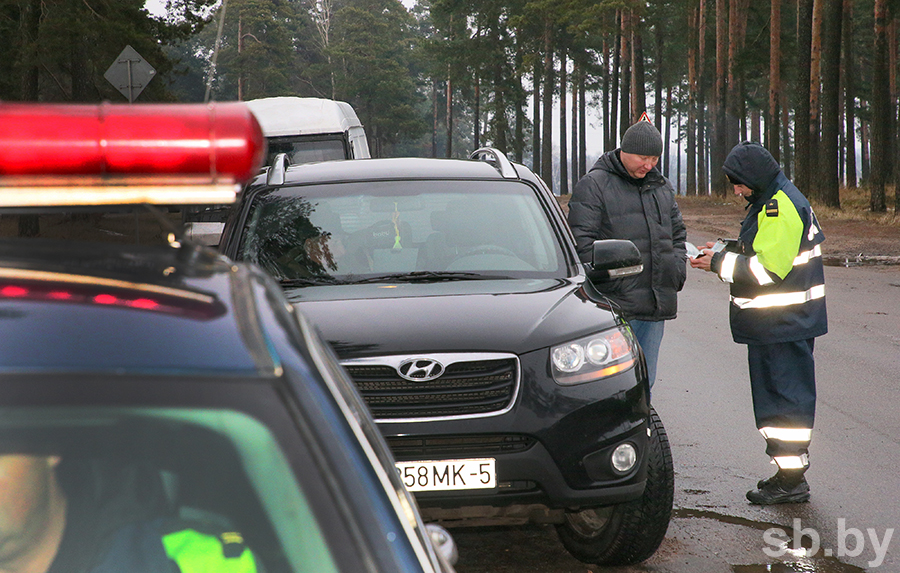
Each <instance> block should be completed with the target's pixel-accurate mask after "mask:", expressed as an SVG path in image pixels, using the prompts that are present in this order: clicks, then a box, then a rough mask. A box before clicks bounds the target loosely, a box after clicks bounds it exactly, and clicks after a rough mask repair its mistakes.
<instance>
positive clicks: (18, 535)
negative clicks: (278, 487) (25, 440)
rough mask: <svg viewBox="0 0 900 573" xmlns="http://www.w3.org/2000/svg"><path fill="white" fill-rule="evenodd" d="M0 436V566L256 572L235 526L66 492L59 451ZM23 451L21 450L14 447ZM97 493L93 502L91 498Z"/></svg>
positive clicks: (117, 572) (59, 571)
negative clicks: (148, 515)
mask: <svg viewBox="0 0 900 573" xmlns="http://www.w3.org/2000/svg"><path fill="white" fill-rule="evenodd" d="M3 446H4V444H2V443H0V571H8V572H11V573H17V572H23V573H24V572H28V573H35V572H36V573H171V572H173V571H178V572H179V573H205V572H207V571H215V572H217V573H257V572H258V571H260V568H259V567H260V566H259V564H258V563H257V561H256V557H255V556H254V554H253V553H252V552H251V550H250V549H249V548H247V547H246V546H245V545H244V543H243V539H242V538H241V536H240V534H238V533H237V532H226V531H219V530H218V529H210V528H209V527H208V526H201V525H199V524H194V523H188V522H185V521H183V520H179V519H175V518H163V517H157V518H153V519H141V518H140V517H137V516H136V515H135V514H138V515H140V511H139V507H138V506H137V505H135V504H134V503H131V502H123V503H120V504H118V507H116V508H115V511H107V510H108V509H110V506H111V505H115V504H110V503H106V501H107V500H94V499H91V498H90V496H89V495H72V492H69V491H66V490H67V487H66V485H65V484H64V483H63V482H62V480H60V479H59V477H58V475H57V473H58V472H57V470H58V469H59V466H60V462H61V458H60V456H57V455H46V454H44V453H32V452H29V451H28V450H30V449H31V448H26V449H22V448H13V449H12V451H8V450H10V448H8V447H3ZM19 452H22V453H19ZM98 501H100V503H99V504H98V503H97V502H98Z"/></svg>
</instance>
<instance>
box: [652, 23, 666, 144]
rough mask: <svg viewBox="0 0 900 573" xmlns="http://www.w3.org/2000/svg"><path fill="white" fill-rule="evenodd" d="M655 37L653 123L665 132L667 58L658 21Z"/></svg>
mask: <svg viewBox="0 0 900 573" xmlns="http://www.w3.org/2000/svg"><path fill="white" fill-rule="evenodd" d="M655 32H656V33H655V39H656V81H655V82H654V92H653V95H654V97H653V123H655V124H656V129H658V130H659V132H660V133H662V132H663V125H662V120H663V104H662V101H663V70H665V67H664V65H665V61H666V60H665V58H664V57H663V44H664V38H663V33H662V26H661V25H659V24H658V23H657V25H656V29H655Z"/></svg>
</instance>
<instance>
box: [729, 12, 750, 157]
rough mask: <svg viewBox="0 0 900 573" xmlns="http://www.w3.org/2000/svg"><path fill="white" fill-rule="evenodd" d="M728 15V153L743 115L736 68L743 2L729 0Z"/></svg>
mask: <svg viewBox="0 0 900 573" xmlns="http://www.w3.org/2000/svg"><path fill="white" fill-rule="evenodd" d="M729 3H730V7H729V17H728V72H727V90H728V93H727V94H726V96H725V98H726V102H727V104H726V113H727V115H726V118H725V149H724V150H723V151H724V153H726V154H727V153H728V152H729V151H730V150H731V148H733V147H734V146H735V145H737V144H738V142H739V140H740V134H741V124H742V119H743V117H744V113H743V102H744V94H743V93H742V90H741V86H742V84H743V82H742V81H741V74H740V71H739V70H738V63H737V62H738V56H739V55H740V52H741V50H742V49H743V46H744V41H743V38H744V31H745V30H746V29H747V24H746V22H747V19H746V17H745V16H744V11H743V9H742V8H743V4H744V3H743V2H742V1H741V0H730V1H729Z"/></svg>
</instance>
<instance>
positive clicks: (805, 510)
mask: <svg viewBox="0 0 900 573" xmlns="http://www.w3.org/2000/svg"><path fill="white" fill-rule="evenodd" d="M689 239H693V240H696V241H700V240H701V238H699V237H689ZM688 272H689V275H688V283H687V285H686V287H685V290H684V292H683V293H682V295H681V297H680V300H679V316H678V318H677V319H676V320H674V321H671V322H669V323H667V325H666V333H665V338H664V340H663V345H662V350H661V357H660V364H659V373H658V376H659V380H658V381H657V383H656V385H655V386H654V389H653V402H654V406H655V407H656V409H657V411H658V412H659V413H660V416H661V417H662V420H663V422H664V423H665V426H666V430H667V432H668V434H669V439H670V440H671V445H672V451H673V456H674V461H675V470H676V483H675V516H674V519H673V520H672V522H671V524H670V527H669V531H668V534H667V536H666V539H665V541H664V542H663V545H662V547H661V548H660V550H659V551H658V552H657V554H656V555H655V556H654V557H652V558H651V559H650V560H648V561H647V562H645V563H643V564H641V565H638V566H633V567H625V568H616V569H613V568H601V567H597V566H592V565H585V564H583V563H580V562H578V561H577V560H575V559H573V558H572V557H570V556H569V555H568V554H567V553H566V552H565V550H564V549H563V548H562V546H561V544H560V543H559V541H558V540H557V539H556V533H555V530H554V529H553V528H552V526H527V527H511V528H492V529H478V528H470V529H453V530H452V533H453V535H454V538H455V539H456V541H457V543H458V545H459V548H460V561H459V563H458V565H457V570H458V572H459V573H482V572H485V573H487V572H492V573H504V572H522V573H526V572H541V573H562V572H567V573H568V572H586V571H592V572H595V573H598V572H601V571H618V572H621V573H631V572H655V573H705V572H737V573H757V572H760V573H761V572H763V571H780V572H783V573H788V572H800V571H802V572H805V573H851V572H858V571H885V572H897V571H900V534H897V535H895V534H894V533H895V529H897V528H898V527H900V503H898V501H897V497H898V492H900V472H898V470H897V467H898V466H900V416H898V415H897V410H898V406H897V404H898V403H900V384H898V381H900V267H896V266H895V267H887V268H872V267H854V268H842V267H827V268H826V293H827V294H826V296H827V301H828V312H829V333H828V334H827V335H826V336H824V337H821V338H819V339H818V340H817V342H816V349H815V356H816V364H817V383H818V402H817V417H816V427H815V430H814V433H813V442H812V446H811V451H810V461H811V467H810V470H809V473H808V474H807V477H808V479H809V482H810V486H811V489H812V499H811V501H810V502H809V503H806V504H800V505H784V506H771V507H758V506H752V505H749V504H748V503H747V502H746V500H745V498H744V493H745V492H746V491H747V490H748V489H751V488H752V487H753V486H754V484H755V482H756V480H758V479H759V478H762V477H767V476H768V475H770V474H771V473H773V471H774V470H773V468H772V466H771V465H770V464H769V459H768V457H767V456H766V455H765V442H764V440H763V439H762V437H761V436H760V435H759V433H758V431H757V430H756V428H755V425H754V422H753V414H752V406H751V401H750V389H749V382H748V377H747V365H746V347H745V346H742V345H737V344H735V343H734V342H733V341H732V340H731V333H730V330H729V326H728V311H727V305H728V289H727V285H724V284H722V283H720V282H719V281H718V279H716V278H715V277H714V276H713V275H711V274H708V273H702V272H700V271H696V270H693V269H689V271H688ZM779 529H780V530H781V531H783V534H779V533H778V531H776V530H779ZM795 537H796V538H797V539H800V540H801V543H800V545H799V546H797V547H800V546H803V547H806V549H804V548H803V547H800V548H799V549H796V550H795V549H793V547H794V546H795V544H794V541H793V539H794V538H795ZM779 541H782V542H783V543H781V544H779ZM814 542H817V543H814ZM816 545H817V546H818V551H816V552H815V554H812V555H811V554H810V553H811V550H812V549H814V548H815V546H816Z"/></svg>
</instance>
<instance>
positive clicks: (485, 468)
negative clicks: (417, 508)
mask: <svg viewBox="0 0 900 573" xmlns="http://www.w3.org/2000/svg"><path fill="white" fill-rule="evenodd" d="M495 465H496V460H495V459H494V458H472V459H465V460H427V461H415V462H397V473H399V474H400V479H401V480H403V484H404V485H405V486H406V489H408V490H409V491H450V490H457V489H493V488H495V487H497V470H496V467H495Z"/></svg>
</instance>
